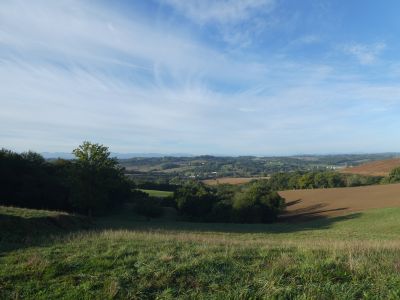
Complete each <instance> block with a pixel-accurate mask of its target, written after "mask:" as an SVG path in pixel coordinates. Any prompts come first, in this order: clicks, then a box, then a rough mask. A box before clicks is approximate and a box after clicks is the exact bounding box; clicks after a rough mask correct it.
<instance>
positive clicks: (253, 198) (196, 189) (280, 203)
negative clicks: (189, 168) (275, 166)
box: [175, 181, 285, 223]
mask: <svg viewBox="0 0 400 300" xmlns="http://www.w3.org/2000/svg"><path fill="white" fill-rule="evenodd" d="M175 199H176V203H177V207H178V212H179V213H180V214H181V215H182V216H183V217H184V218H185V219H187V220H191V221H205V222H239V223H269V222H273V221H275V220H276V218H277V216H278V215H279V213H281V212H282V210H283V209H284V206H285V205H284V203H285V202H284V199H283V198H282V197H280V196H279V194H278V193H276V192H274V191H272V190H271V188H270V186H269V184H268V182H267V181H256V182H252V183H250V184H249V185H246V186H243V187H234V186H226V185H222V186H217V187H216V188H212V187H208V186H205V185H204V184H202V183H199V182H191V183H187V184H185V185H184V186H182V187H181V188H180V189H178V190H177V191H176V193H175Z"/></svg>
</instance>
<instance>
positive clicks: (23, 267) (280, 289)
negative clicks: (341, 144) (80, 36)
mask: <svg viewBox="0 0 400 300" xmlns="http://www.w3.org/2000/svg"><path fill="white" fill-rule="evenodd" d="M24 214H25V212H23V211H21V213H20V212H18V209H14V210H13V211H12V212H10V211H4V210H3V212H2V215H3V216H4V215H9V216H14V217H20V218H25V217H23V215H24ZM39 214H43V213H42V212H40V211H39ZM38 217H39V216H38ZM44 217H48V216H47V213H45V215H44ZM399 217H400V208H388V209H379V210H370V211H365V212H362V213H356V214H350V215H348V216H345V217H336V218H327V219H319V220H315V221H312V222H305V223H280V224H254V225H250V224H247V225H245V224H210V223H208V224H207V223H183V222H165V221H162V220H159V221H153V222H147V221H138V220H135V219H134V218H129V217H128V216H126V217H125V221H124V222H121V223H118V222H117V221H115V222H116V224H115V226H111V225H112V224H110V226H111V227H110V228H112V230H111V229H107V228H105V229H97V230H89V231H83V232H80V233H74V234H70V235H66V236H61V235H58V236H47V237H46V239H45V240H44V241H43V242H42V243H41V244H35V247H30V245H31V244H30V243H31V242H30V241H24V242H22V243H21V244H16V245H14V248H15V247H18V248H17V249H14V250H10V249H8V250H7V249H6V250H4V249H3V250H0V253H1V255H0V298H1V299H317V298H318V299H378V298H379V299H397V298H398V296H399V295H400V277H399V276H398V272H399V261H398V249H399V248H400V243H399V240H400V226H399V222H398V220H399ZM35 218H36V217H35ZM39 218H40V217H39ZM115 218H116V220H117V219H121V218H122V217H121V216H115ZM28 219H29V218H28ZM98 221H99V222H100V221H101V220H100V219H99V220H98ZM108 222H111V220H108V221H107V222H105V224H107V223H108ZM12 233H13V232H12V231H10V232H9V234H12ZM1 234H2V233H0V235H1ZM377 295H379V297H377Z"/></svg>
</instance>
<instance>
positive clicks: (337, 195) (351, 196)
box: [280, 184, 400, 217]
mask: <svg viewBox="0 0 400 300" xmlns="http://www.w3.org/2000/svg"><path fill="white" fill-rule="evenodd" d="M280 195H281V196H282V197H284V198H285V199H286V205H287V213H286V216H290V217H292V216H302V217H315V216H325V217H332V216H339V215H345V214H349V213H352V212H360V211H364V210H368V209H372V208H386V207H400V184H387V185H372V186H363V187H350V188H330V189H308V190H290V191H282V192H280Z"/></svg>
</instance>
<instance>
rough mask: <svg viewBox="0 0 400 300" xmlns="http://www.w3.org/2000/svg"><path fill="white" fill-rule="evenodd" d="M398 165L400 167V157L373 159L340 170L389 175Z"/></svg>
mask: <svg viewBox="0 0 400 300" xmlns="http://www.w3.org/2000/svg"><path fill="white" fill-rule="evenodd" d="M397 167H400V158H393V159H385V160H378V161H373V162H369V163H365V164H362V165H359V166H356V167H350V168H345V169H342V170H340V172H341V173H346V174H360V175H369V176H387V175H389V173H390V171H391V170H393V169H394V168H397Z"/></svg>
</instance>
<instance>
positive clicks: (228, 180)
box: [203, 177, 268, 185]
mask: <svg viewBox="0 0 400 300" xmlns="http://www.w3.org/2000/svg"><path fill="white" fill-rule="evenodd" d="M257 179H268V177H221V178H215V179H206V180H203V182H204V183H205V184H208V185H217V184H243V183H248V182H250V181H252V180H257Z"/></svg>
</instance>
